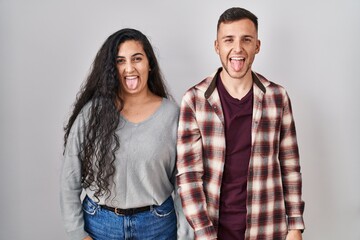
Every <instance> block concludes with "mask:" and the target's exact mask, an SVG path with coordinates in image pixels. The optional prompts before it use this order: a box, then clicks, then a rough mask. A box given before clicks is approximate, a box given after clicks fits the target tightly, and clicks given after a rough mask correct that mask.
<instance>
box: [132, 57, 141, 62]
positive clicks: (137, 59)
mask: <svg viewBox="0 0 360 240" xmlns="http://www.w3.org/2000/svg"><path fill="white" fill-rule="evenodd" d="M141 60H142V58H141V57H135V58H134V59H133V61H134V62H140V61H141Z"/></svg>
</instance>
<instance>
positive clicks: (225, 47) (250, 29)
mask: <svg viewBox="0 0 360 240" xmlns="http://www.w3.org/2000/svg"><path fill="white" fill-rule="evenodd" d="M215 51H216V52H217V54H219V56H220V61H221V64H222V66H223V68H224V70H225V71H223V72H222V75H221V76H222V78H228V79H244V78H245V77H251V65H252V63H253V61H254V58H255V54H257V53H258V52H259V51H260V40H258V36H257V32H256V28H255V24H254V23H253V22H252V21H251V20H249V19H242V20H237V21H234V22H229V23H221V24H220V26H219V30H218V32H217V39H216V40H215Z"/></svg>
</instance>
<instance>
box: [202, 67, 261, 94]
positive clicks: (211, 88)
mask: <svg viewBox="0 0 360 240" xmlns="http://www.w3.org/2000/svg"><path fill="white" fill-rule="evenodd" d="M221 71H222V67H220V68H219V69H218V70H217V72H216V73H215V75H214V77H213V79H212V80H211V82H210V85H209V87H208V88H207V89H206V91H205V94H204V96H205V98H206V99H208V98H209V97H210V95H211V94H212V93H213V92H214V90H215V88H216V79H217V78H218V77H219V74H220V72H221ZM251 75H252V79H253V82H254V83H255V84H256V86H258V87H259V88H260V89H261V91H263V92H264V93H266V88H265V86H264V84H262V83H261V81H260V79H259V78H258V76H257V75H256V73H255V72H253V71H252V72H251Z"/></svg>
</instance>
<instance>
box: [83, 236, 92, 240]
mask: <svg viewBox="0 0 360 240" xmlns="http://www.w3.org/2000/svg"><path fill="white" fill-rule="evenodd" d="M83 240H93V239H92V237H90V236H87V237H86V238H84V239H83Z"/></svg>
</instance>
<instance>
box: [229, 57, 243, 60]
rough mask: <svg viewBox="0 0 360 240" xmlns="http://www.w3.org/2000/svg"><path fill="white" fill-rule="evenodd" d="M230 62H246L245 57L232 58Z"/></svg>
mask: <svg viewBox="0 0 360 240" xmlns="http://www.w3.org/2000/svg"><path fill="white" fill-rule="evenodd" d="M230 60H236V61H241V60H245V58H244V57H230Z"/></svg>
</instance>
